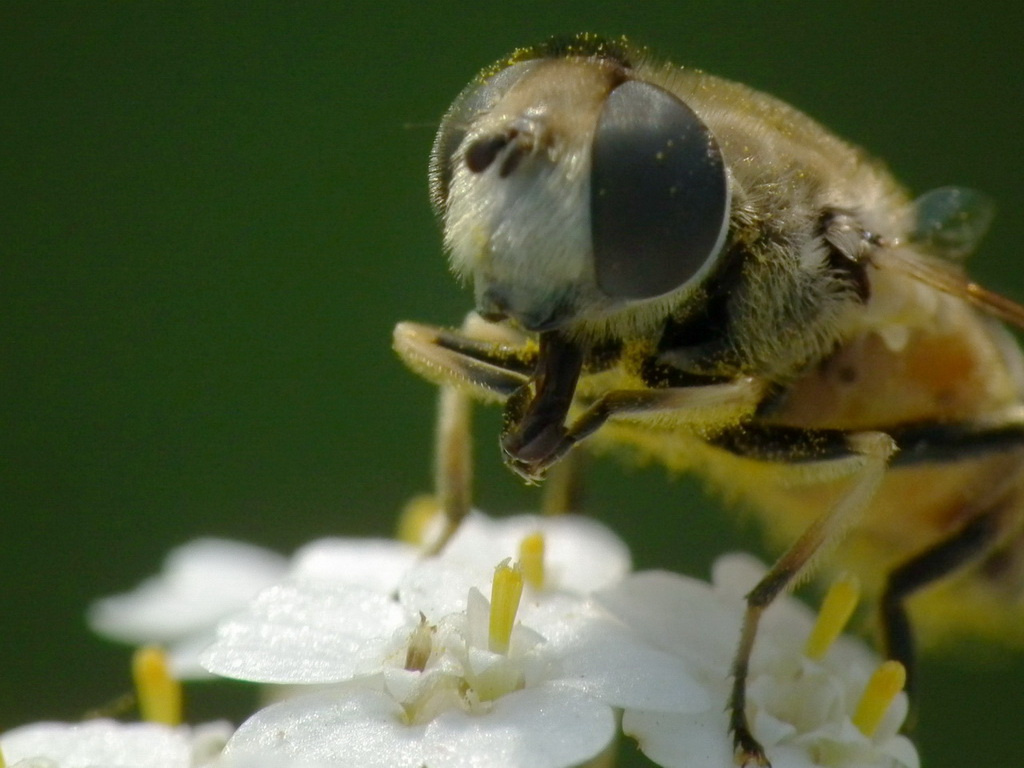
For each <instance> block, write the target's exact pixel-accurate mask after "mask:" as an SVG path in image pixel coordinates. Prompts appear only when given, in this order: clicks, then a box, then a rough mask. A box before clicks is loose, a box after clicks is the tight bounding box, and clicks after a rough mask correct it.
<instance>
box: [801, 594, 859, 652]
mask: <svg viewBox="0 0 1024 768" xmlns="http://www.w3.org/2000/svg"><path fill="white" fill-rule="evenodd" d="M859 599H860V583H859V582H858V581H857V578H856V577H855V576H852V575H850V574H845V575H843V576H840V577H839V578H838V579H836V580H835V582H833V584H832V586H831V587H830V588H829V590H828V594H827V595H825V600H824V601H823V602H822V604H821V611H819V612H818V620H817V621H816V622H815V623H814V629H812V630H811V634H810V637H808V638H807V644H806V645H805V646H804V653H805V654H806V655H807V656H809V657H810V658H812V659H822V658H824V657H825V654H826V653H828V649H829V648H831V647H832V643H834V642H835V641H836V638H837V637H839V635H840V634H842V631H843V629H845V627H846V622H848V621H849V620H850V616H852V615H853V610H854V608H856V607H857V601H858V600H859Z"/></svg>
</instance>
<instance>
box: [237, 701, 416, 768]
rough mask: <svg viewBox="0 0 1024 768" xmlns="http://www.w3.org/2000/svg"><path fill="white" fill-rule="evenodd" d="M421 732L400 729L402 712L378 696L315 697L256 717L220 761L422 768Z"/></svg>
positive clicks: (278, 766)
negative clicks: (223, 759)
mask: <svg viewBox="0 0 1024 768" xmlns="http://www.w3.org/2000/svg"><path fill="white" fill-rule="evenodd" d="M424 731H425V728H424V727H423V726H406V725H404V724H403V723H402V708H401V707H400V706H399V705H398V704H397V703H396V702H395V701H394V700H393V699H392V698H391V697H389V696H387V695H386V694H384V693H382V692H380V691H371V690H355V691H353V690H346V691H344V693H343V694H342V693H341V692H337V693H319V694H312V695H308V696H296V697H295V698H293V699H287V700H285V701H282V702H280V703H278V704H274V705H271V706H269V707H267V708H266V709H263V710H260V711H259V712H257V713H256V714H255V715H253V716H252V717H251V718H249V720H247V721H246V722H245V723H243V724H242V725H241V727H240V728H239V729H238V730H237V731H236V732H235V735H234V737H232V739H231V741H230V742H228V746H227V749H226V750H225V752H224V757H225V762H226V764H227V765H228V766H231V767H232V768H236V767H237V768H248V767H250V766H252V767H254V768H256V767H258V768H285V767H286V766H294V767H295V768H298V766H309V767H312V766H325V767H326V766H336V765H343V766H346V768H420V766H422V765H423V764H424V760H423V751H422V748H423V745H422V736H423V733H424Z"/></svg>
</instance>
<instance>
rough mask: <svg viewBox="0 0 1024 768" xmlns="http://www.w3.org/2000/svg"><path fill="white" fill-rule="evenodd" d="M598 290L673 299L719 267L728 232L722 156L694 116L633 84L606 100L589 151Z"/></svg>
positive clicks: (654, 89)
mask: <svg viewBox="0 0 1024 768" xmlns="http://www.w3.org/2000/svg"><path fill="white" fill-rule="evenodd" d="M590 181H591V187H590V215H591V225H590V226H591V236H592V238H593V248H594V269H595V272H596V277H597V285H598V287H599V288H600V290H601V291H602V292H603V293H604V294H605V295H607V296H609V297H611V298H617V299H648V298H653V297H655V296H660V295H661V294H664V293H668V292H669V291H672V290H674V289H676V288H678V287H680V286H681V285H683V284H685V283H686V282H688V281H690V280H692V279H693V278H694V277H695V276H697V275H698V274H699V273H703V272H705V271H706V270H707V269H708V268H710V266H711V265H712V264H713V263H714V261H715V259H716V258H717V257H718V254H719V252H720V251H721V249H722V244H723V243H724V241H725V236H726V232H727V230H728V225H729V185H728V180H727V177H726V171H725V164H724V163H723V161H722V153H721V151H720V150H719V147H718V144H717V142H716V141H715V138H714V136H712V135H711V131H710V130H708V127H707V126H706V125H705V124H704V123H703V122H702V121H701V119H700V118H699V117H697V115H696V114H694V112H693V110H692V109H690V108H689V107H688V106H686V104H684V103H683V102H682V101H680V100H679V99H678V98H676V97H675V96H673V95H672V94H671V93H669V92H668V91H666V90H665V89H663V88H659V87H658V86H656V85H652V84H650V83H645V82H641V81H639V80H629V81H627V82H625V83H623V84H622V85H620V86H619V87H617V88H616V89H615V90H613V91H612V92H611V93H610V94H609V95H608V98H607V99H606V100H605V103H604V106H603V107H602V109H601V114H600V116H599V117H598V121H597V131H596V133H595V135H594V145H593V150H592V170H591V180H590Z"/></svg>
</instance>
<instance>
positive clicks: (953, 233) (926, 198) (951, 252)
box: [909, 187, 996, 261]
mask: <svg viewBox="0 0 1024 768" xmlns="http://www.w3.org/2000/svg"><path fill="white" fill-rule="evenodd" d="M995 212H996V206H995V203H994V202H993V200H992V198H990V197H989V196H988V195H986V194H984V193H982V192H978V191H977V190H974V189H967V188H966V187H939V188H938V189H933V190H932V191H930V192H925V193H924V194H923V195H921V196H920V197H919V198H917V200H915V201H914V205H913V213H912V219H911V231H910V236H909V240H910V242H912V243H913V244H915V245H916V246H918V247H919V248H920V249H921V250H923V251H925V252H927V253H930V254H931V255H933V256H938V257H940V258H944V259H949V260H951V261H962V260H963V259H964V258H966V257H967V256H969V255H970V254H971V253H973V252H974V251H975V250H977V248H978V245H980V244H981V241H982V239H983V238H984V237H985V234H986V233H987V232H988V229H989V227H990V226H992V219H993V218H995Z"/></svg>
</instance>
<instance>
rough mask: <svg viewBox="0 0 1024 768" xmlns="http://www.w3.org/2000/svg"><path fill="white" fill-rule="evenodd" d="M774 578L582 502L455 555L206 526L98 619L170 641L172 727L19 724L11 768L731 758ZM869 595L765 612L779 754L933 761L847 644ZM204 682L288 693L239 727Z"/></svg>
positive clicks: (158, 696) (779, 766) (778, 765)
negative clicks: (182, 690)
mask: <svg viewBox="0 0 1024 768" xmlns="http://www.w3.org/2000/svg"><path fill="white" fill-rule="evenodd" d="M763 573H764V569H763V567H762V566H761V565H760V564H758V563H756V562H754V561H753V560H751V559H750V558H748V557H745V556H729V557H726V558H723V559H722V560H720V561H719V563H718V565H717V566H716V569H715V574H714V578H713V580H712V583H710V584H709V583H707V582H702V581H698V580H695V579H689V578H684V577H681V576H677V575H674V574H669V573H665V572H647V573H631V572H630V559H629V553H628V551H627V549H626V547H625V546H624V545H623V544H622V542H621V541H620V540H619V539H618V538H617V537H616V536H614V534H612V533H611V532H610V531H608V530H607V529H606V528H604V527H603V526H601V525H600V524H598V523H596V522H594V521H592V520H589V519H586V518H576V517H573V516H564V517H536V516H520V517H516V518H511V519H507V520H503V521H494V520H491V519H489V518H487V517H485V516H483V515H481V514H473V515H471V516H470V518H469V519H468V520H467V521H466V522H465V523H464V524H463V525H462V527H461V528H460V529H459V531H458V532H457V534H456V535H455V537H454V538H453V539H452V541H451V542H449V544H448V546H447V547H446V548H445V550H444V552H443V553H442V554H441V555H439V556H434V557H423V556H421V555H420V554H419V552H418V550H417V548H416V547H414V546H412V545H409V544H403V543H400V542H397V541H382V540H378V541H360V540H342V539H327V540H321V541H317V542H314V543H312V544H310V545H307V546H306V547H304V548H302V549H301V550H300V551H299V552H297V553H296V554H295V555H294V556H293V557H292V558H291V559H290V560H285V559H283V558H280V557H279V556H277V555H274V554H272V553H268V552H265V551H263V550H260V549H258V548H250V547H247V546H244V545H239V544H237V543H232V542H223V541H216V540H202V541H199V542H195V543H193V544H191V545H187V546H186V547H183V548H181V549H178V550H176V551H174V552H172V553H171V555H170V556H169V558H168V560H167V563H166V564H165V568H164V571H163V573H162V574H161V575H160V576H158V577H155V578H154V579H151V580H149V581H147V582H145V583H144V584H143V585H141V586H140V587H139V588H138V589H136V590H135V591H134V592H132V593H129V594H126V595H121V596H117V597H113V598H107V599H105V600H102V601H100V602H99V603H97V604H96V605H95V606H94V608H93V610H92V612H91V614H90V619H91V622H92V624H93V626H94V628H95V629H96V630H97V631H99V632H101V633H102V634H105V635H107V636H111V637H114V638H117V639H121V640H125V641H128V642H131V643H133V644H139V643H146V644H159V645H161V646H164V647H166V648H168V649H169V650H168V656H167V657H166V658H168V659H169V662H167V664H169V666H168V667H164V666H162V664H163V663H164V662H163V659H164V658H165V657H164V656H163V655H162V654H160V653H159V652H157V651H145V652H142V653H140V654H139V655H138V656H137V663H136V680H137V684H138V688H139V695H138V697H139V701H140V711H141V712H142V713H143V715H144V717H145V719H146V720H147V721H148V722H141V723H134V724H122V723H115V722H112V721H93V722H87V723H83V724H79V725H60V724H37V725H33V726H26V727H23V728H20V729H15V730H13V731H10V732H8V733H5V734H2V735H0V758H2V759H0V766H2V765H3V764H4V763H6V764H7V765H21V766H26V767H27V766H32V768H43V767H44V766H45V767H46V768H51V767H56V766H60V767H62V768H64V767H70V766H80V765H81V766H86V765H103V766H129V765H131V766H146V767H147V768H148V766H154V768H156V766H160V767H161V768H164V767H167V768H170V767H172V766H173V767H174V768H177V766H183V767H184V766H209V767H210V768H318V767H320V766H324V767H326V766H337V765H344V766H351V767H352V768H377V767H378V766H379V767H380V768H385V767H387V768H420V766H430V768H462V767H465V768H516V767H518V766H530V767H531V768H534V767H536V768H568V767H569V766H582V765H599V764H600V765H610V764H612V761H613V759H614V749H615V746H616V742H617V738H618V737H619V735H620V734H625V735H627V736H631V737H633V738H635V739H636V740H637V742H638V744H639V746H640V748H641V749H642V750H643V751H644V753H645V754H646V755H647V756H648V757H649V758H650V759H651V760H653V761H654V762H656V763H657V764H659V765H663V766H666V767H672V768H674V767H676V766H678V767H679V768H698V767H701V768H704V767H707V768H712V767H714V768H727V766H731V765H732V764H733V755H732V747H731V740H730V737H729V734H728V723H727V716H726V713H725V711H724V704H725V702H726V700H727V697H728V689H729V685H730V679H729V668H730V662H731V660H732V659H731V657H732V653H733V650H734V645H735V642H736V639H737V638H738V637H739V627H740V621H741V618H742V615H743V607H744V604H743V595H744V594H745V592H746V591H748V590H749V589H750V588H751V587H752V586H753V585H754V584H755V583H756V582H757V580H758V579H759V578H760V577H761V575H763ZM843 594H845V595H846V597H842V595H843ZM853 600H855V596H852V587H851V586H850V585H849V584H843V585H841V589H837V590H836V592H835V593H834V594H833V596H832V597H830V598H829V600H827V601H826V605H825V607H824V608H823V610H822V611H821V614H820V615H819V616H817V617H815V615H814V614H812V613H811V612H810V611H809V610H807V609H806V608H804V607H803V606H802V605H800V604H799V603H797V602H796V601H795V600H793V599H792V598H784V599H782V600H779V601H778V604H776V605H773V606H772V608H771V609H770V610H769V611H768V612H767V613H766V614H765V617H764V621H763V624H762V631H761V633H760V635H759V637H758V642H757V646H756V652H755V655H754V658H753V659H752V664H751V677H750V682H749V686H748V715H749V717H750V720H751V723H752V725H753V728H754V731H755V733H756V734H757V735H758V738H759V739H761V740H762V742H763V744H764V745H765V747H766V749H767V752H768V756H769V758H770V759H771V760H772V762H773V765H774V766H775V768H788V767H790V766H794V767H797V766H798V767H800V768H803V767H804V766H836V767H837V768H841V767H845V766H849V767H850V768H852V767H853V766H863V767H864V768H871V767H874V766H880V767H881V766H885V767H886V768H900V767H902V768H917V765H918V759H917V754H916V752H915V750H914V748H913V746H912V744H911V743H910V742H909V741H908V740H907V739H905V738H904V737H903V736H900V735H899V734H898V730H899V727H900V725H901V723H902V721H903V719H904V717H905V715H906V710H907V704H906V697H905V695H904V694H902V693H900V692H899V688H900V683H899V681H898V679H897V680H896V682H895V683H893V680H894V678H898V676H899V671H900V670H899V669H895V670H894V669H892V668H891V667H889V666H888V665H881V666H880V665H879V663H878V660H877V659H876V658H875V657H874V656H873V655H872V654H871V653H870V652H869V651H868V650H867V649H866V648H865V647H864V646H863V645H862V644H861V643H860V642H858V641H855V640H851V639H849V638H844V637H839V638H838V639H837V637H836V636H837V635H838V634H839V632H840V631H841V629H842V625H843V622H844V621H845V617H846V616H848V615H849V610H850V609H851V606H852V601H853ZM836 606H838V607H836ZM897 667H898V665H897ZM199 675H215V676H220V677H229V678H235V679H240V680H248V681H252V682H256V683H261V684H264V685H266V686H267V687H268V688H270V689H272V693H273V696H272V697H273V699H274V700H275V703H273V704H270V705H269V706H267V707H265V708H263V709H261V710H259V711H258V712H256V713H255V714H254V715H253V716H252V717H250V718H249V719H248V720H247V721H246V722H244V723H242V724H241V726H239V727H238V728H237V729H235V730H234V731H232V730H231V729H230V728H229V727H228V726H226V725H225V724H210V725H206V726H199V727H197V728H188V727H186V726H182V725H179V724H178V723H177V715H178V712H179V711H180V703H179V700H178V699H177V698H176V697H177V696H178V695H179V694H178V692H177V690H176V688H175V686H176V679H181V678H189V677H195V676H199Z"/></svg>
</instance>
